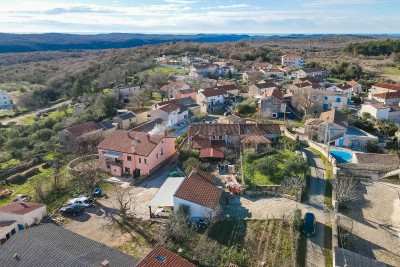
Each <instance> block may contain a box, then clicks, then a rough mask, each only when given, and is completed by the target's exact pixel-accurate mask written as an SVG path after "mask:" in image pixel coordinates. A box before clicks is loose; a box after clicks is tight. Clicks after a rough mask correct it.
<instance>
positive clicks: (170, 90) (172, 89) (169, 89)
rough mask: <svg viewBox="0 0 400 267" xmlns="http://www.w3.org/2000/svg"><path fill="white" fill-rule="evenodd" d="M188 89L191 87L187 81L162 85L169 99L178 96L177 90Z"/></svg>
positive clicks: (162, 89) (165, 95) (163, 91)
mask: <svg viewBox="0 0 400 267" xmlns="http://www.w3.org/2000/svg"><path fill="white" fill-rule="evenodd" d="M188 89H190V86H189V85H187V84H185V83H178V82H169V83H168V84H166V85H164V86H163V87H161V92H162V93H163V95H164V97H166V98H168V99H174V98H176V94H177V92H179V91H181V90H188Z"/></svg>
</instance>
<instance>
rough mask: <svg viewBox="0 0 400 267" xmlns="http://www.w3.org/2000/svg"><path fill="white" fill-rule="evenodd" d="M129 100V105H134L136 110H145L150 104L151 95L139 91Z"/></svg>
mask: <svg viewBox="0 0 400 267" xmlns="http://www.w3.org/2000/svg"><path fill="white" fill-rule="evenodd" d="M128 99H129V103H132V105H133V106H134V107H135V108H143V107H144V106H145V105H147V104H148V103H149V101H150V94H149V93H148V92H147V90H139V91H136V92H134V93H133V94H132V95H130V96H129V97H128Z"/></svg>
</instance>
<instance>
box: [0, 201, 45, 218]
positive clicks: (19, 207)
mask: <svg viewBox="0 0 400 267" xmlns="http://www.w3.org/2000/svg"><path fill="white" fill-rule="evenodd" d="M45 206H46V205H43V204H38V203H32V202H23V203H18V202H12V203H10V204H8V205H6V206H3V207H0V213H10V214H18V215H23V214H26V213H28V212H31V211H33V210H36V209H39V208H41V207H45Z"/></svg>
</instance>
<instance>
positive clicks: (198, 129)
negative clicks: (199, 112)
mask: <svg viewBox="0 0 400 267" xmlns="http://www.w3.org/2000/svg"><path fill="white" fill-rule="evenodd" d="M280 134H281V132H280V128H279V125H278V124H249V123H242V124H222V123H213V124H193V125H191V126H190V127H189V133H188V142H189V147H191V148H193V149H198V150H200V158H224V148H226V147H239V146H240V145H241V142H242V140H243V138H245V137H247V136H251V137H254V138H253V139H255V138H257V139H259V140H261V139H262V140H264V141H265V145H269V144H270V143H274V142H277V141H278V139H279V137H280Z"/></svg>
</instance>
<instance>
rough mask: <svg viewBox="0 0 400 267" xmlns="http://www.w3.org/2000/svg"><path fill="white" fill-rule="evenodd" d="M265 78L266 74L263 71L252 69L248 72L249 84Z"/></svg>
mask: <svg viewBox="0 0 400 267" xmlns="http://www.w3.org/2000/svg"><path fill="white" fill-rule="evenodd" d="M264 78H265V75H264V73H263V72H261V71H251V72H249V73H248V77H247V81H248V82H249V84H256V83H258V82H259V81H261V80H262V79H264Z"/></svg>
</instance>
